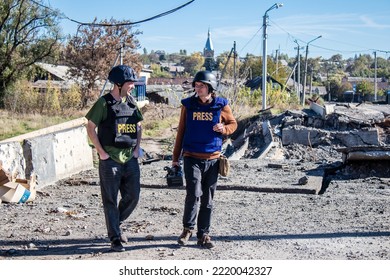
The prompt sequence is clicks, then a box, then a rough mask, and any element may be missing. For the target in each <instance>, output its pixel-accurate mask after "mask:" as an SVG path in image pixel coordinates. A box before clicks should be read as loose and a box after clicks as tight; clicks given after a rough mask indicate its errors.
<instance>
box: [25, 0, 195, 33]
mask: <svg viewBox="0 0 390 280" xmlns="http://www.w3.org/2000/svg"><path fill="white" fill-rule="evenodd" d="M30 1H31V2H32V3H34V4H36V5H38V6H41V7H44V8H46V9H48V10H50V11H53V12H54V10H53V9H52V8H51V7H48V6H45V5H43V4H41V3H38V2H36V1H34V0H30ZM194 1H195V0H191V1H189V2H187V3H185V4H183V5H181V6H179V7H177V8H174V9H172V10H169V11H166V12H163V13H161V14H158V15H155V16H152V17H150V18H146V19H143V20H139V21H134V22H130V21H125V22H120V23H93V22H81V21H78V20H75V19H72V18H70V17H68V16H66V15H65V14H62V15H63V17H62V19H67V20H69V21H71V22H74V23H77V24H78V25H79V28H80V27H81V26H83V25H89V26H101V27H107V26H127V25H135V24H140V23H143V22H147V21H151V20H154V19H157V18H160V17H163V16H166V15H169V14H172V13H174V12H176V11H178V10H180V9H182V8H184V7H185V6H187V5H189V4H191V3H192V2H194Z"/></svg>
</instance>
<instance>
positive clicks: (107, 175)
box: [99, 158, 140, 240]
mask: <svg viewBox="0 0 390 280" xmlns="http://www.w3.org/2000/svg"><path fill="white" fill-rule="evenodd" d="M99 177H100V189H101V194H102V200H103V208H104V216H105V219H106V226H107V233H108V237H109V238H110V240H113V239H115V238H119V237H120V235H121V231H120V224H121V223H122V222H123V221H124V220H126V219H127V218H128V217H129V216H130V214H131V213H132V212H133V210H134V209H135V207H136V206H137V204H138V201H139V196H140V168H139V165H138V160H137V159H136V158H132V159H131V160H129V161H128V162H126V163H124V164H121V163H118V162H116V161H114V160H112V159H111V158H109V159H107V160H100V161H99ZM119 193H120V195H121V198H120V200H119V202H118V194H119Z"/></svg>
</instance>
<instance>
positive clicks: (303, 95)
mask: <svg viewBox="0 0 390 280" xmlns="http://www.w3.org/2000/svg"><path fill="white" fill-rule="evenodd" d="M321 37H322V35H320V36H318V37H316V38H314V39H313V40H311V41H309V42H307V44H306V55H305V72H304V73H303V90H302V106H305V90H306V76H307V54H308V53H309V44H310V43H311V42H313V41H315V40H317V39H319V38H321ZM310 93H311V92H310Z"/></svg>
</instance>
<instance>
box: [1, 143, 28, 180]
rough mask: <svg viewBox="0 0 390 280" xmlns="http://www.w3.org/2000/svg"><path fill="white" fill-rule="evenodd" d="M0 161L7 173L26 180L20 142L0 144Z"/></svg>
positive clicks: (24, 162)
mask: <svg viewBox="0 0 390 280" xmlns="http://www.w3.org/2000/svg"><path fill="white" fill-rule="evenodd" d="M0 161H1V163H2V166H3V168H4V169H5V170H7V171H8V172H9V173H13V174H17V175H18V177H19V178H22V179H25V178H26V174H25V169H26V161H25V158H24V155H23V147H22V145H21V143H20V142H7V143H1V142H0Z"/></svg>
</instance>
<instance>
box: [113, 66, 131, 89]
mask: <svg viewBox="0 0 390 280" xmlns="http://www.w3.org/2000/svg"><path fill="white" fill-rule="evenodd" d="M108 80H109V81H110V82H111V83H113V84H116V85H123V84H124V83H126V82H138V78H137V75H136V74H135V72H134V69H133V68H131V67H129V66H127V65H118V66H115V67H113V68H112V69H111V71H110V73H108Z"/></svg>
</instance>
